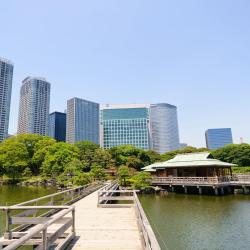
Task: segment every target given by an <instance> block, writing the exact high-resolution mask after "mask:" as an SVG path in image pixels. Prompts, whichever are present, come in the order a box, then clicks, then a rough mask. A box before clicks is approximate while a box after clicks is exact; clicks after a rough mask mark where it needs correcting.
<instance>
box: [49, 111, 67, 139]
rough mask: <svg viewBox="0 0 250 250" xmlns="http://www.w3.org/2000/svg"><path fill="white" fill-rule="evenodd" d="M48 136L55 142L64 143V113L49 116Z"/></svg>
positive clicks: (54, 113)
mask: <svg viewBox="0 0 250 250" xmlns="http://www.w3.org/2000/svg"><path fill="white" fill-rule="evenodd" d="M49 136H50V137H52V138H54V139H55V140H57V141H66V113H61V112H53V113H51V114H50V115H49Z"/></svg>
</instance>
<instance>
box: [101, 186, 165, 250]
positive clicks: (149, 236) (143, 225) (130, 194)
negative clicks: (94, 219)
mask: <svg viewBox="0 0 250 250" xmlns="http://www.w3.org/2000/svg"><path fill="white" fill-rule="evenodd" d="M138 191H139V190H103V191H99V192H98V206H99V207H105V208H116V207H134V208H135V214H136V217H137V223H138V227H139V230H140V232H141V233H142V236H143V237H142V238H143V244H144V249H146V250H160V249H161V248H160V246H159V243H158V241H157V239H156V236H155V234H154V231H153V229H152V227H151V225H150V223H149V221H148V219H147V216H146V214H145V212H144V210H143V208H142V206H141V203H140V200H139V198H138V196H137V194H136V193H137V192H138ZM103 194H104V195H103ZM119 194H120V196H119ZM103 200H105V201H106V202H105V203H102V201H103ZM109 201H111V202H112V201H120V203H119V204H108V202H109ZM122 201H126V202H127V201H129V202H132V203H129V204H128V203H125V204H124V203H121V202H122Z"/></svg>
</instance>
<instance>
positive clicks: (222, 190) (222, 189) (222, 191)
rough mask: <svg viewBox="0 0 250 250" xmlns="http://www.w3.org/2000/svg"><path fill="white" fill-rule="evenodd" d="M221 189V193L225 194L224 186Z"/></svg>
mask: <svg viewBox="0 0 250 250" xmlns="http://www.w3.org/2000/svg"><path fill="white" fill-rule="evenodd" d="M220 191H221V194H222V195H223V194H224V188H223V187H222V188H221V189H220Z"/></svg>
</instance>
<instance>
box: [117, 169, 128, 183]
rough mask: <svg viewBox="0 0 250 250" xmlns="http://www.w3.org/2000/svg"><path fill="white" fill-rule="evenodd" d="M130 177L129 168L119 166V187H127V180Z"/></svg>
mask: <svg viewBox="0 0 250 250" xmlns="http://www.w3.org/2000/svg"><path fill="white" fill-rule="evenodd" d="M129 177H130V173H129V168H128V167H127V166H121V167H119V169H118V179H119V184H120V185H121V186H127V182H128V179H129Z"/></svg>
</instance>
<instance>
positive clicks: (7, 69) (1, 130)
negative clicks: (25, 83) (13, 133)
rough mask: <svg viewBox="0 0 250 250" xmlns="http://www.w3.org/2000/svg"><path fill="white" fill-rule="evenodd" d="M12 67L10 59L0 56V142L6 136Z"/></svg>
mask: <svg viewBox="0 0 250 250" xmlns="http://www.w3.org/2000/svg"><path fill="white" fill-rule="evenodd" d="M13 69H14V66H13V64H12V62H11V61H9V60H7V59H3V58H0V142H1V141H3V140H4V139H5V138H7V137H8V128H9V115H10V101H11V90H12V79H13Z"/></svg>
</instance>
